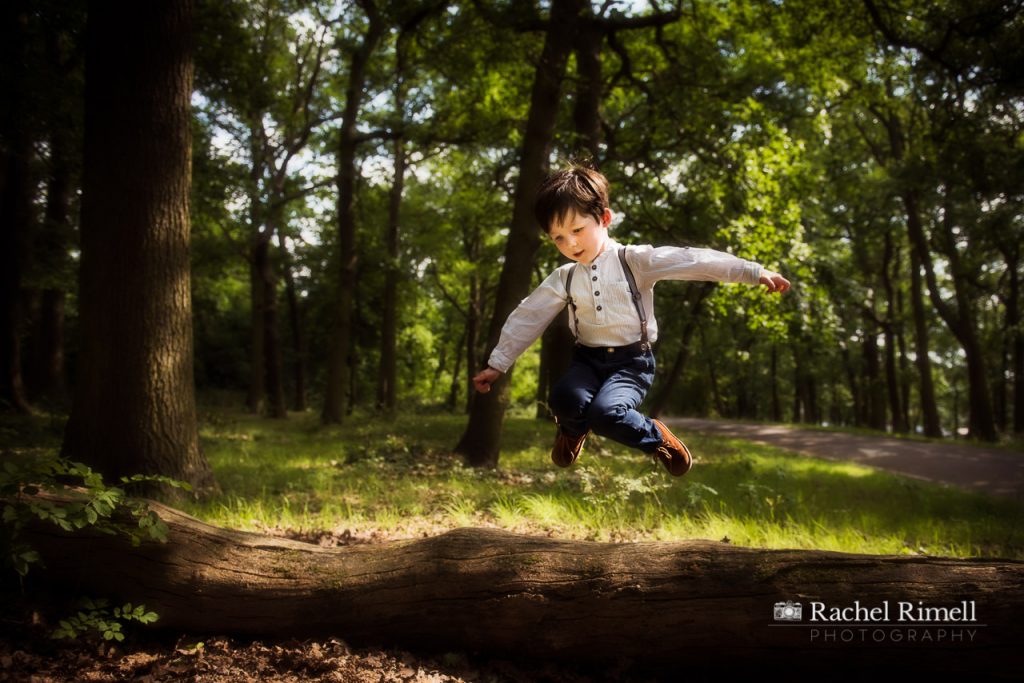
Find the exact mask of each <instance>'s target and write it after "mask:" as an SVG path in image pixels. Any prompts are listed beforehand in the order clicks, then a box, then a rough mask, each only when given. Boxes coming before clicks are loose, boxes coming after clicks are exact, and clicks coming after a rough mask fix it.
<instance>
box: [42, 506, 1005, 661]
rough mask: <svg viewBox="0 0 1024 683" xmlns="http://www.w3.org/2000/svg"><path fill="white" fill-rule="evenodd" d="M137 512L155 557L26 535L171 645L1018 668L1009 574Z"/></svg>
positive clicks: (977, 563)
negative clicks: (405, 534) (155, 530)
mask: <svg viewBox="0 0 1024 683" xmlns="http://www.w3.org/2000/svg"><path fill="white" fill-rule="evenodd" d="M152 508H153V509H154V510H155V511H156V512H157V513H158V514H159V516H160V517H161V518H162V519H163V520H164V522H165V523H166V524H167V525H168V527H169V529H170V531H169V535H168V542H167V543H165V544H159V543H144V544H142V545H141V546H139V547H131V546H130V545H129V544H128V543H127V542H125V541H123V540H121V539H118V538H114V537H109V536H103V535H87V534H82V533H78V534H76V535H73V536H69V535H67V534H65V533H63V532H59V530H56V529H51V528H48V527H42V526H36V527H34V528H33V529H31V530H29V531H28V532H27V533H28V534H29V535H28V536H27V540H28V541H29V542H30V543H31V544H32V545H33V547H35V548H36V549H38V550H39V552H40V553H41V555H42V557H43V559H44V562H45V565H46V569H45V575H46V576H48V577H51V578H54V579H57V580H59V581H60V582H62V583H63V584H65V585H68V586H69V587H70V588H71V590H73V591H76V592H77V594H81V595H90V596H98V597H99V596H103V597H110V598H113V599H116V600H124V601H132V602H134V603H140V602H143V603H145V605H146V606H147V609H150V610H154V611H156V612H157V613H158V614H159V615H160V620H159V622H158V625H159V626H162V627H163V628H166V629H174V630H177V631H179V632H180V631H185V632H190V633H198V634H202V633H221V634H236V635H240V634H248V635H253V636H272V637H279V636H286V637H293V636H312V635H326V634H330V635H333V636H337V637H340V638H342V639H344V640H346V641H347V642H350V643H354V644H383V645H388V646H403V647H410V648H418V649H421V650H423V649H430V650H434V651H452V650H457V651H480V652H488V653H494V654H501V655H512V656H529V657H533V658H556V659H563V660H564V659H570V660H582V661H587V662H599V661H605V660H613V659H619V658H627V659H636V660H640V661H643V662H645V663H647V664H652V665H662V664H673V663H675V664H680V663H685V665H686V666H707V667H714V666H717V665H718V664H719V663H721V662H727V663H731V664H736V663H737V662H741V661H750V662H757V663H758V665H759V668H763V667H764V666H776V665H778V666H782V667H784V668H785V667H787V666H788V665H791V664H792V663H794V662H796V661H799V662H801V663H802V665H804V666H807V665H808V664H809V663H821V662H837V661H845V659H846V656H845V655H844V654H843V653H844V652H845V653H849V652H851V651H852V650H857V651H859V653H860V655H864V654H867V655H868V656H869V657H871V658H872V660H873V661H876V662H882V663H886V662H887V663H891V664H895V665H906V664H907V663H908V662H914V668H916V669H917V670H922V666H924V667H925V668H924V670H942V671H950V670H972V671H974V672H975V673H977V672H978V671H979V668H978V667H979V666H982V667H984V668H983V669H982V670H984V671H986V672H988V673H996V672H999V671H1005V672H1010V671H1012V672H1013V673H1014V674H1016V673H1017V672H1018V671H1019V668H1018V667H1019V664H1020V661H1021V660H1020V654H1019V647H1020V643H1021V642H1024V640H1022V636H1024V625H1022V624H1024V620H1022V619H1021V617H1022V616H1024V612H1022V609H1021V608H1022V605H1024V562H1021V561H1016V560H999V559H967V560H961V559H950V558H937V557H921V556H912V557H909V556H874V555H855V554H846V553H837V552H825V551H807V550H761V549H752V548H742V547H735V546H732V545H730V544H727V543H716V542H709V541H688V542H679V543H629V544H610V543H596V542H582V541H564V540H556V539H550V538H544V537H535V536H524V535H516V534H512V533H508V532H504V531H498V530H493V529H459V530H456V531H451V532H449V533H446V534H443V535H440V536H437V537H433V538H424V539H418V540H408V541H394V542H390V543H385V544H381V545H356V546H347V547H342V548H322V547H319V546H315V545H311V544H307V543H301V542H298V541H292V540H288V539H281V538H274V537H269V536H264V535H259V534H253V533H247V532H241V531H233V530H228V529H220V528H216V527H213V526H210V525H208V524H205V523H203V522H200V521H199V520H197V519H195V518H192V517H190V516H188V515H186V514H184V513H182V512H180V511H178V510H175V509H172V508H169V507H166V506H163V505H160V504H158V503H152ZM785 601H792V602H793V603H799V604H800V607H801V608H802V615H801V618H800V619H799V620H783V619H777V618H776V617H777V615H776V613H775V605H776V603H780V602H785ZM816 603H821V605H820V607H819V606H817V605H816ZM794 606H795V605H794ZM833 609H843V610H845V611H844V612H839V613H836V612H833V611H832V610H833ZM872 610H874V611H872ZM879 610H881V611H879ZM922 610H932V611H922ZM782 616H785V615H782ZM940 622H941V623H940ZM908 658H909V659H908ZM787 663H788V664H787ZM844 666H845V664H844ZM833 673H834V672H833Z"/></svg>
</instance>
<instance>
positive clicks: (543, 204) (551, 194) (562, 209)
mask: <svg viewBox="0 0 1024 683" xmlns="http://www.w3.org/2000/svg"><path fill="white" fill-rule="evenodd" d="M607 208H608V179H607V178H605V177H604V175H603V174H602V173H601V172H600V171H597V170H594V169H592V168H589V167H587V166H583V165H580V164H573V165H571V166H569V167H568V168H566V169H564V170H561V171H557V172H554V173H550V174H549V175H548V177H547V178H545V179H544V182H542V183H541V184H540V188H538V190H537V199H536V201H535V202H534V205H533V211H534V215H535V216H536V217H537V223H538V224H540V229H541V230H542V231H543V232H545V233H547V232H548V231H550V229H551V225H552V224H553V223H555V222H556V221H559V222H560V221H563V220H565V217H566V216H568V215H569V212H570V211H575V212H576V213H578V214H580V215H581V216H593V217H594V218H595V219H596V220H597V221H598V222H600V221H601V217H602V216H604V210H605V209H607Z"/></svg>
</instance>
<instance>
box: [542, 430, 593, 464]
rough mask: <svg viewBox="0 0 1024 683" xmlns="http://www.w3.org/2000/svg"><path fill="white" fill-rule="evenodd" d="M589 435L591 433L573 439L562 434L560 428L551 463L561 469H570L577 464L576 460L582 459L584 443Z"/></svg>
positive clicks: (552, 451)
mask: <svg viewBox="0 0 1024 683" xmlns="http://www.w3.org/2000/svg"><path fill="white" fill-rule="evenodd" d="M588 434H590V432H587V433H586V434H584V435H583V436H580V437H576V438H573V437H571V436H568V435H566V434H565V433H564V432H562V428H561V427H559V428H558V436H556V437H555V447H554V448H552V449H551V462H553V463H555V464H556V465H558V466H559V467H568V466H569V465H571V464H573V463H574V462H576V458H578V457H580V452H582V451H583V442H584V441H586V440H587V435H588Z"/></svg>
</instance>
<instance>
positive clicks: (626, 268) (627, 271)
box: [565, 247, 651, 351]
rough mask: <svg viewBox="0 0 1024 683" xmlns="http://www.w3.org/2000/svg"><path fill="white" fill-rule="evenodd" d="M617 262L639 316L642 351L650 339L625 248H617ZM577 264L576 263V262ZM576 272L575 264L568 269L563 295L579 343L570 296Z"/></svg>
mask: <svg viewBox="0 0 1024 683" xmlns="http://www.w3.org/2000/svg"><path fill="white" fill-rule="evenodd" d="M619 263H621V264H622V272H623V274H624V275H625V276H626V282H627V283H628V284H629V294H630V298H631V299H633V306H634V307H635V308H636V314H637V315H638V316H639V317H640V346H641V348H642V349H643V350H644V351H647V350H649V349H650V348H651V344H650V341H648V339H647V313H646V312H644V302H643V300H642V299H641V297H640V290H639V289H637V286H636V278H634V277H633V271H632V270H630V268H629V264H628V263H626V248H625V247H623V248H622V249H619ZM577 265H578V264H577ZM575 273H576V266H573V267H572V268H570V269H569V275H568V277H566V279H565V295H566V298H567V299H568V301H569V313H570V315H572V327H573V331H574V334H575V335H576V343H577V344H579V343H580V319H579V318H578V317H576V300H575V299H574V298H573V296H572V276H573V275H575Z"/></svg>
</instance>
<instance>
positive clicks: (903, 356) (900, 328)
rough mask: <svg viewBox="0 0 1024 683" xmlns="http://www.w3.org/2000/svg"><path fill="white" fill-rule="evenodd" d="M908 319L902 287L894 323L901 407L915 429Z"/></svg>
mask: <svg viewBox="0 0 1024 683" xmlns="http://www.w3.org/2000/svg"><path fill="white" fill-rule="evenodd" d="M898 254H899V252H898V251H897V257H896V263H897V271H896V273H895V279H896V280H897V281H898V280H899V275H900V271H901V263H900V262H901V259H900V258H899V255H898ZM906 319H907V316H906V306H904V304H903V290H902V288H900V289H897V290H896V322H895V324H894V335H895V337H896V348H897V350H898V352H899V365H898V368H899V372H898V375H899V385H900V407H901V408H902V409H903V424H904V425H906V429H907V430H908V431H915V428H916V423H915V422H913V421H911V417H910V378H911V376H912V373H911V371H910V359H909V358H908V357H907V335H906V333H905V329H906V328H905V326H904V324H903V321H904V320H906Z"/></svg>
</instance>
